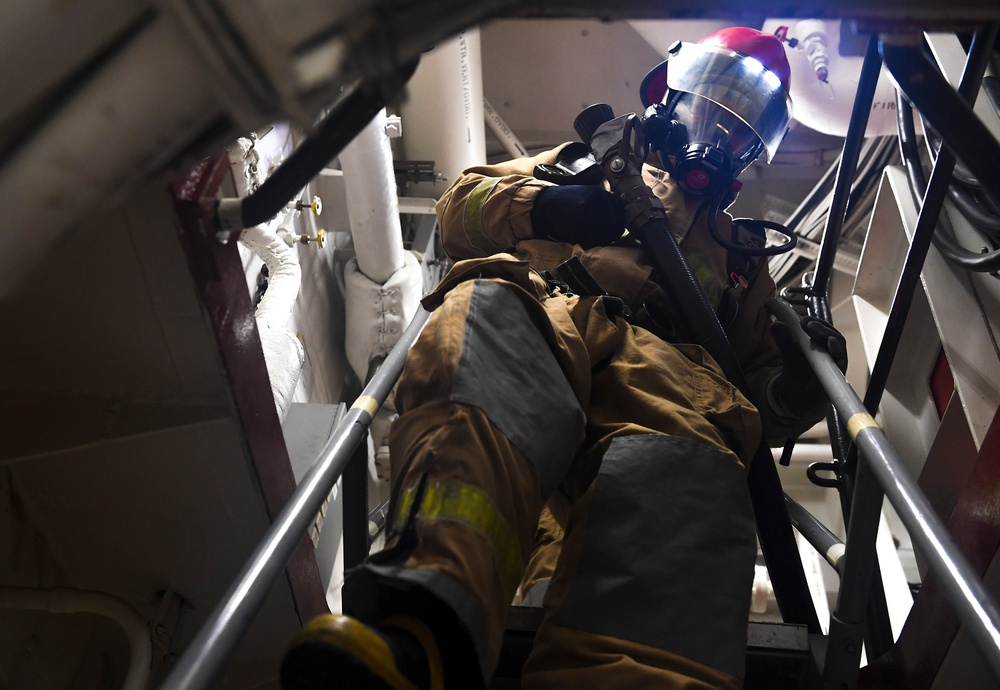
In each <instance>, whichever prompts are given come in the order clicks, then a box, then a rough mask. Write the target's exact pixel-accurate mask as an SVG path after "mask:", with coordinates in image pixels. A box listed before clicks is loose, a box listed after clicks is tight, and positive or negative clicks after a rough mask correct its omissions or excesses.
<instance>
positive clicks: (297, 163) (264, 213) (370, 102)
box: [209, 62, 416, 241]
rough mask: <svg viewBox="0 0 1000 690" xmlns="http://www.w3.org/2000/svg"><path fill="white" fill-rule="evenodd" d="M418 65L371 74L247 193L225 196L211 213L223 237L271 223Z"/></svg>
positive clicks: (374, 114) (396, 93) (334, 106)
mask: <svg viewBox="0 0 1000 690" xmlns="http://www.w3.org/2000/svg"><path fill="white" fill-rule="evenodd" d="M415 69H416V63H415V62H413V63H410V64H408V65H404V66H402V67H400V68H399V71H398V72H395V73H393V74H390V75H388V76H379V77H371V78H368V79H365V80H363V81H361V82H359V83H358V84H356V85H355V86H354V87H353V88H352V89H351V90H350V91H349V92H348V93H347V94H346V95H344V96H343V97H342V98H341V99H340V100H339V101H337V102H336V103H335V104H334V105H333V107H332V108H331V109H330V111H329V112H328V113H327V114H326V116H325V117H324V118H323V119H322V120H321V121H320V122H319V123H318V124H317V125H316V127H315V129H314V130H313V131H312V132H311V133H310V134H309V136H308V137H307V138H306V139H305V141H303V142H302V143H301V144H300V145H299V147H298V148H297V149H295V151H293V152H292V154H291V155H290V156H289V157H288V158H287V159H286V160H285V162H284V164H282V166H281V167H280V168H278V169H277V170H275V171H274V173H273V174H272V175H271V176H270V177H268V178H267V180H265V181H264V183H263V184H261V186H260V188H258V189H257V191H256V192H254V193H253V194H251V195H250V196H248V197H246V198H245V199H238V198H237V199H221V200H218V201H216V202H215V203H214V206H213V208H212V209H210V210H209V215H210V216H211V218H212V219H213V222H214V225H215V230H216V232H217V234H218V236H219V239H220V240H223V241H224V240H226V239H228V238H229V235H230V233H232V232H238V231H240V230H242V229H243V228H248V227H252V226H254V225H260V224H261V223H266V222H267V221H269V220H270V219H271V218H273V217H274V216H276V215H277V214H278V213H279V212H280V211H281V210H282V209H283V208H284V207H285V205H286V204H287V203H288V202H289V201H291V200H292V199H293V198H294V197H295V195H296V194H298V193H299V191H300V190H301V189H303V188H304V187H305V186H306V185H307V184H309V182H311V181H312V179H313V178H314V177H316V176H317V175H318V174H319V172H320V171H321V170H322V169H323V168H325V167H326V166H327V165H328V164H329V162H330V161H331V160H333V159H334V158H336V157H337V155H338V154H339V153H340V152H341V151H342V150H343V149H344V147H345V146H347V145H348V144H349V143H350V142H351V141H352V140H353V139H354V138H355V137H356V136H357V135H358V133H359V132H360V131H361V130H362V129H364V128H365V126H366V125H367V124H368V123H369V122H371V121H372V118H374V117H375V116H376V115H377V114H378V112H379V111H380V110H382V108H384V107H385V105H386V103H388V102H389V101H390V100H392V98H394V97H395V96H396V95H398V94H399V92H400V91H401V90H402V89H403V86H404V85H405V84H406V82H407V80H408V79H409V78H410V76H411V75H412V74H413V71H414V70H415Z"/></svg>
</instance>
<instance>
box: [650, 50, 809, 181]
mask: <svg viewBox="0 0 1000 690" xmlns="http://www.w3.org/2000/svg"><path fill="white" fill-rule="evenodd" d="M667 86H668V90H667V93H666V94H665V96H664V103H663V104H662V105H656V106H653V108H652V110H653V111H654V112H656V113H658V114H660V115H661V116H662V117H663V118H664V119H668V120H670V121H671V122H672V126H671V133H670V136H669V137H667V138H666V140H665V141H664V144H665V146H664V147H663V148H662V149H661V150H660V155H661V157H663V158H665V159H669V161H670V163H671V167H672V168H673V171H672V172H673V173H674V175H675V177H676V178H677V179H678V181H679V182H680V183H681V184H682V185H684V186H685V187H686V188H687V189H688V191H690V192H694V193H699V194H707V193H715V192H717V191H721V190H724V189H726V188H728V187H730V186H732V184H733V181H734V180H735V179H736V177H737V176H738V175H739V174H740V173H741V172H743V170H745V169H746V167H747V166H748V165H750V164H751V163H752V162H753V161H754V160H755V159H756V158H757V157H758V156H760V154H761V153H765V152H766V153H767V159H768V161H770V159H771V157H772V156H773V155H774V152H775V150H776V149H777V147H778V144H780V143H781V140H782V138H783V137H784V135H785V130H786V129H787V127H788V120H789V117H790V115H791V101H790V99H789V98H788V94H787V93H786V92H785V89H784V87H783V86H782V84H781V81H780V79H779V78H778V77H777V76H776V75H775V74H774V73H773V72H771V71H770V70H768V69H767V68H766V67H764V65H763V64H762V63H761V62H760V61H759V60H756V59H755V58H752V57H749V56H747V55H743V54H741V53H737V52H735V51H731V50H728V49H726V48H720V47H718V46H714V45H701V44H694V43H681V44H678V45H677V47H675V48H674V49H672V52H671V56H670V57H669V58H668V60H667Z"/></svg>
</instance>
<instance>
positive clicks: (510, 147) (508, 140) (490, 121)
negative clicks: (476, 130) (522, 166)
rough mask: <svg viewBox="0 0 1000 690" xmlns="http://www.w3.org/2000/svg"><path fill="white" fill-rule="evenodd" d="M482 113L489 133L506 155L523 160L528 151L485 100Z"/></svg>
mask: <svg viewBox="0 0 1000 690" xmlns="http://www.w3.org/2000/svg"><path fill="white" fill-rule="evenodd" d="M483 112H484V113H485V115H486V124H487V125H489V127H490V131H491V132H493V135H494V136H495V137H496V138H497V139H499V140H500V144H501V145H502V146H503V148H504V150H505V151H506V152H507V153H508V155H510V156H511V157H513V158H523V157H524V156H527V155H528V149H526V148H524V144H522V143H521V141H520V140H519V139H518V138H517V136H516V135H515V134H514V132H512V131H511V129H510V127H508V126H507V123H506V122H504V119H503V117H501V115H500V113H498V112H497V111H496V110H495V109H494V108H493V106H492V105H491V104H490V102H489V101H488V100H486V99H485V98H483Z"/></svg>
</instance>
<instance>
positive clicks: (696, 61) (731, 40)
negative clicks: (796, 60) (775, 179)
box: [639, 26, 792, 160]
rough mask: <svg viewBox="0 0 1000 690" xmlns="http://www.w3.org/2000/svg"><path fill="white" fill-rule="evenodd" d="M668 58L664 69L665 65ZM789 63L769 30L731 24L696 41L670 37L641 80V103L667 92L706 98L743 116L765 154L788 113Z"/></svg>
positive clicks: (771, 148) (774, 145)
mask: <svg viewBox="0 0 1000 690" xmlns="http://www.w3.org/2000/svg"><path fill="white" fill-rule="evenodd" d="M669 63H673V64H672V66H671V67H670V69H669V71H668V69H667V65H668V64H669ZM789 81H790V68H789V66H788V59H787V58H786V57H785V47H784V46H783V45H782V43H781V41H780V40H779V39H778V38H776V37H775V36H772V35H770V34H765V33H762V32H760V31H757V30H756V29H750V28H747V27H742V26H738V27H732V28H728V29H722V30H721V31H716V32H715V33H713V34H709V35H708V36H706V37H705V38H703V39H701V40H700V41H698V43H682V42H680V41H678V42H676V43H674V45H672V46H671V47H670V57H669V58H667V60H665V61H664V62H662V63H660V64H659V65H657V66H656V67H654V68H653V69H652V70H650V72H649V73H648V74H647V75H646V77H645V79H643V80H642V84H641V86H640V87H639V95H640V97H641V99H642V104H643V106H645V107H649V106H650V105H651V104H653V103H664V102H665V99H668V98H670V97H671V94H673V95H677V94H679V93H690V94H693V95H695V96H700V97H702V98H706V99H708V100H710V101H712V102H714V103H716V104H717V105H719V106H721V107H722V108H724V109H725V110H728V111H729V112H730V113H732V114H733V115H735V116H737V117H738V118H740V119H741V120H743V121H744V122H745V123H746V124H747V125H748V126H749V127H751V128H752V129H753V130H754V132H755V133H756V134H757V136H758V137H760V140H761V141H762V142H763V144H764V148H765V149H766V150H767V157H768V160H770V159H771V157H772V156H773V155H774V152H775V150H776V149H777V147H778V144H779V143H780V142H781V139H782V137H783V136H784V134H785V130H786V128H787V126H788V121H789V119H790V118H791V106H792V103H791V99H790V98H789V97H788V84H789Z"/></svg>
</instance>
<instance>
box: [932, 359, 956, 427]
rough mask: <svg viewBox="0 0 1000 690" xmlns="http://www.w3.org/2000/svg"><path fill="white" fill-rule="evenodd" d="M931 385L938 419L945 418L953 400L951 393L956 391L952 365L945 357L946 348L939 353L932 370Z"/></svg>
mask: <svg viewBox="0 0 1000 690" xmlns="http://www.w3.org/2000/svg"><path fill="white" fill-rule="evenodd" d="M930 387H931V397H932V398H933V399H934V407H936V408H937V413H938V419H943V418H944V411H945V410H946V409H947V408H948V401H949V400H951V394H952V393H954V392H955V379H954V377H953V376H952V375H951V367H950V366H948V358H947V357H945V354H944V350H942V351H941V353H940V354H939V355H938V358H937V362H935V363H934V368H933V369H932V370H931V380H930Z"/></svg>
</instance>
